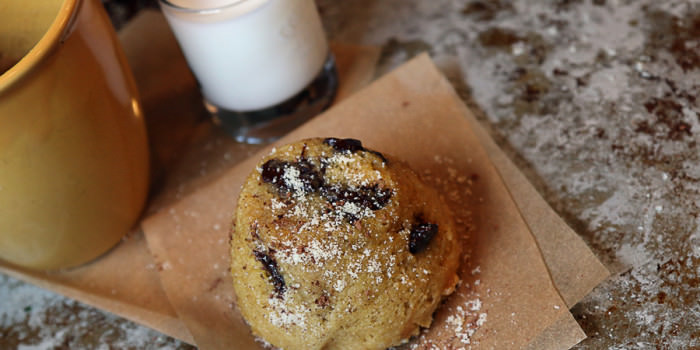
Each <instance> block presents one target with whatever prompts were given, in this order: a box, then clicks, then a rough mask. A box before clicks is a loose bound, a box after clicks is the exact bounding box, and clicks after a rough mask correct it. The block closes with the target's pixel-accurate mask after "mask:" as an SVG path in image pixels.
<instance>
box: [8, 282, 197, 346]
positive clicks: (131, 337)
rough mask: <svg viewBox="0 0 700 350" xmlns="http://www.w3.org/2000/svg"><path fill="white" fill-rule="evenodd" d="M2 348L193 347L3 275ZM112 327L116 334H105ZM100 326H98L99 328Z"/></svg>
mask: <svg viewBox="0 0 700 350" xmlns="http://www.w3.org/2000/svg"><path fill="white" fill-rule="evenodd" d="M0 300H2V304H1V305H0V306H1V307H0V339H2V342H0V344H2V346H0V347H2V348H3V349H4V348H8V349H25V350H31V349H58V348H61V349H63V348H67V349H101V346H104V345H105V344H109V345H110V347H111V348H115V349H160V350H166V349H167V350H171V349H172V350H174V349H191V348H192V347H191V346H189V345H187V344H185V343H182V342H180V341H178V340H174V339H172V338H170V337H167V336H165V335H162V334H160V333H158V332H156V331H153V330H150V329H148V328H145V327H141V326H139V325H136V324H134V323H132V322H130V321H127V320H124V319H122V318H120V317H118V316H114V315H112V314H109V313H104V312H102V311H99V310H97V309H93V308H91V307H89V306H85V305H83V304H81V303H78V302H76V301H74V300H71V299H67V298H65V297H63V296H60V295H58V294H54V293H52V292H49V291H46V290H43V289H40V288H38V287H35V286H32V285H28V284H25V283H22V282H20V281H17V280H15V279H14V278H11V277H7V276H4V275H2V274H0ZM106 328H109V329H114V330H116V332H114V331H112V332H102V330H104V329H106ZM95 330H98V331H97V332H96V331H95Z"/></svg>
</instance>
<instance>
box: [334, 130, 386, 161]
mask: <svg viewBox="0 0 700 350" xmlns="http://www.w3.org/2000/svg"><path fill="white" fill-rule="evenodd" d="M323 143H325V144H327V145H329V146H331V147H333V149H334V150H336V151H338V152H349V153H355V152H357V151H366V152H369V153H372V154H374V155H375V156H377V157H379V159H381V160H382V162H384V164H387V163H388V161H387V160H386V158H385V157H384V155H383V154H381V153H379V152H377V151H373V150H370V149H366V148H364V147H362V142H361V141H360V140H356V139H338V138H335V137H328V138H326V139H324V140H323Z"/></svg>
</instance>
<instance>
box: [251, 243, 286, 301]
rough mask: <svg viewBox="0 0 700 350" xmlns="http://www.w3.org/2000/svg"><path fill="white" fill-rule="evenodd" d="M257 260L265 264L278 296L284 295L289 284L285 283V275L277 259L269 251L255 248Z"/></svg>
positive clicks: (254, 252)
mask: <svg viewBox="0 0 700 350" xmlns="http://www.w3.org/2000/svg"><path fill="white" fill-rule="evenodd" d="M253 254H254V255H255V260H257V261H259V262H260V263H262V264H263V267H264V268H265V271H267V273H268V274H269V275H270V276H269V279H270V280H271V281H272V284H273V285H274V286H275V292H277V296H278V297H280V298H281V297H282V295H283V294H284V292H285V291H286V290H287V285H286V284H285V283H284V277H282V274H280V271H279V268H278V267H277V261H275V258H273V257H271V256H270V255H269V254H268V253H265V252H261V251H258V250H254V251H253Z"/></svg>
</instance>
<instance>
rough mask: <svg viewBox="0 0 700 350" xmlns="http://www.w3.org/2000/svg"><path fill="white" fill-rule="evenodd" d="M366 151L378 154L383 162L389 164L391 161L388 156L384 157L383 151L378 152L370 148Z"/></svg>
mask: <svg viewBox="0 0 700 350" xmlns="http://www.w3.org/2000/svg"><path fill="white" fill-rule="evenodd" d="M366 151H367V152H369V153H372V154H374V155H375V156H377V157H379V159H381V160H382V163H384V164H389V161H388V160H386V157H384V155H383V154H381V153H379V152H377V151H373V150H370V149H367V150H366Z"/></svg>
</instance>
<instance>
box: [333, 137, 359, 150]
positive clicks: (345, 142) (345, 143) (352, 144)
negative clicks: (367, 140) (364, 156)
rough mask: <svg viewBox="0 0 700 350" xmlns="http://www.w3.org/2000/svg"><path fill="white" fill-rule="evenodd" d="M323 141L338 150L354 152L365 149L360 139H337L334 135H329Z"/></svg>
mask: <svg viewBox="0 0 700 350" xmlns="http://www.w3.org/2000/svg"><path fill="white" fill-rule="evenodd" d="M323 143H325V144H327V145H329V146H331V147H333V149H334V150H336V151H338V152H349V153H355V152H357V151H364V150H365V148H364V147H362V141H360V140H356V139H337V138H335V137H329V138H326V139H324V140H323Z"/></svg>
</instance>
